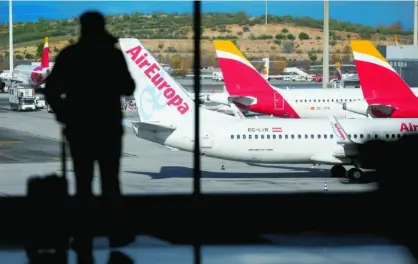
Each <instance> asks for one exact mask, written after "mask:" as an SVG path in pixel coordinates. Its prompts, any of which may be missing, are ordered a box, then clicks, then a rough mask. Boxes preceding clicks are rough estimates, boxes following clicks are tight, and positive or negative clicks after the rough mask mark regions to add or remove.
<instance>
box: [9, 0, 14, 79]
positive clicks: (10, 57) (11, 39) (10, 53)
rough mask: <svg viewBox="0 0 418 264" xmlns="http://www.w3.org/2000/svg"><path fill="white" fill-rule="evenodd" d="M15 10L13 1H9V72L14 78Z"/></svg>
mask: <svg viewBox="0 0 418 264" xmlns="http://www.w3.org/2000/svg"><path fill="white" fill-rule="evenodd" d="M13 59H14V56H13V10H12V0H9V70H10V74H11V75H12V76H13V68H14V67H13Z"/></svg>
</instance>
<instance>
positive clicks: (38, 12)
mask: <svg viewBox="0 0 418 264" xmlns="http://www.w3.org/2000/svg"><path fill="white" fill-rule="evenodd" d="M8 6H9V2H8V1H0V23H8V20H9V8H8ZM323 6H324V4H323V1H270V0H269V1H268V13H269V14H271V15H287V14H289V15H292V16H299V17H300V16H309V17H312V18H315V19H322V18H323V10H324V9H323ZM265 8H266V1H264V0H259V1H202V11H203V12H239V11H244V12H246V13H247V14H249V15H254V16H258V15H264V14H265ZM86 10H98V11H101V12H103V13H105V14H107V15H113V14H121V13H122V14H123V13H132V12H141V13H152V12H160V11H162V12H167V13H171V12H178V13H184V12H192V11H193V3H192V2H191V1H136V2H133V1H129V2H122V1H107V2H102V1H89V2H87V1H13V20H14V21H36V20H38V18H40V17H42V18H46V19H63V18H71V17H74V16H78V15H80V14H81V13H82V12H84V11H86ZM413 10H414V4H413V1H411V0H409V1H399V0H398V1H332V0H331V1H330V5H329V14H330V17H331V18H334V19H337V20H343V21H349V22H353V23H359V24H364V25H369V26H380V25H390V24H392V23H394V22H396V21H401V22H402V24H403V26H404V28H405V29H412V27H413Z"/></svg>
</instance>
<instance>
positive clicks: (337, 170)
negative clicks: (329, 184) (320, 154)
mask: <svg viewBox="0 0 418 264" xmlns="http://www.w3.org/2000/svg"><path fill="white" fill-rule="evenodd" d="M345 173H346V169H345V168H344V167H343V166H342V165H335V166H333V167H332V168H331V177H332V178H345Z"/></svg>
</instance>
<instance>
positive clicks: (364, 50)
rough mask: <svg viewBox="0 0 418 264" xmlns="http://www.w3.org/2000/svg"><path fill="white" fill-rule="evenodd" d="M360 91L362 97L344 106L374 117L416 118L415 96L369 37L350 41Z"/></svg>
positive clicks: (417, 114) (417, 109) (417, 99)
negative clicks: (362, 98)
mask: <svg viewBox="0 0 418 264" xmlns="http://www.w3.org/2000/svg"><path fill="white" fill-rule="evenodd" d="M351 49H352V50H353V54H354V61H355V63H356V67H357V72H358V76H359V79H360V85H361V90H362V92H363V96H364V98H365V100H361V101H357V102H353V103H349V104H347V105H343V109H346V110H349V111H352V112H355V113H358V114H362V115H365V116H367V115H370V116H372V117H374V118H388V117H391V118H413V117H418V108H417V106H418V97H417V96H416V95H415V94H414V92H413V91H412V90H411V88H410V87H409V86H408V84H406V83H405V81H404V80H403V79H402V78H401V77H400V76H399V74H398V73H397V72H396V71H395V69H393V68H392V66H391V65H390V64H389V63H388V62H387V60H386V59H385V58H384V57H383V56H382V54H380V52H379V51H378V50H377V49H376V48H375V46H374V45H373V43H371V42H370V41H368V40H352V41H351Z"/></svg>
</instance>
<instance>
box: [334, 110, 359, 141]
mask: <svg viewBox="0 0 418 264" xmlns="http://www.w3.org/2000/svg"><path fill="white" fill-rule="evenodd" d="M329 119H330V122H331V127H332V130H333V131H334V135H335V136H336V137H337V143H339V144H351V143H353V141H351V139H350V138H349V137H348V135H347V133H346V132H345V131H344V129H343V128H342V126H341V125H340V123H339V122H338V120H337V118H336V117H335V116H333V115H332V116H330V117H329Z"/></svg>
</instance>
